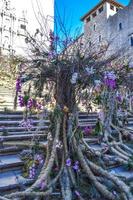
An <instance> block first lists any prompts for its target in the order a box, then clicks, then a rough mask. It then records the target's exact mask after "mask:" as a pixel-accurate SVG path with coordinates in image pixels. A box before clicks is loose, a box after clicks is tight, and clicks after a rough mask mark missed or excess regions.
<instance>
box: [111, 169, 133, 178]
mask: <svg viewBox="0 0 133 200" xmlns="http://www.w3.org/2000/svg"><path fill="white" fill-rule="evenodd" d="M109 172H110V173H111V174H114V175H116V176H119V177H121V178H122V179H123V180H124V181H133V170H132V171H130V170H128V169H127V168H126V167H125V166H118V167H113V168H111V169H109Z"/></svg>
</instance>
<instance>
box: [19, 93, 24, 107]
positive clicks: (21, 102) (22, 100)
mask: <svg viewBox="0 0 133 200" xmlns="http://www.w3.org/2000/svg"><path fill="white" fill-rule="evenodd" d="M18 103H19V106H20V107H23V106H24V98H23V96H21V95H19V96H18Z"/></svg>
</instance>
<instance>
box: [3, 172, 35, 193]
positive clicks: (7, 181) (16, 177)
mask: <svg viewBox="0 0 133 200" xmlns="http://www.w3.org/2000/svg"><path fill="white" fill-rule="evenodd" d="M32 183H33V180H32V179H25V178H24V177H22V174H21V170H15V171H9V172H2V173H0V194H5V192H6V194H7V193H8V192H9V191H10V192H11V191H14V190H24V189H25V186H26V185H30V184H32Z"/></svg>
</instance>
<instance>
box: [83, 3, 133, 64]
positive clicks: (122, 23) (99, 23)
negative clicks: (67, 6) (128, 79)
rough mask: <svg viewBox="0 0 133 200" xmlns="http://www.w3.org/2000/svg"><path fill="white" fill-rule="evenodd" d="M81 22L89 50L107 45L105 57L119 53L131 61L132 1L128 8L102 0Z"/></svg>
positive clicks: (132, 51)
mask: <svg viewBox="0 0 133 200" xmlns="http://www.w3.org/2000/svg"><path fill="white" fill-rule="evenodd" d="M81 20H82V21H83V23H84V40H85V43H88V48H89V49H92V51H93V50H96V49H99V48H101V47H102V46H104V45H108V49H107V54H106V55H107V56H110V55H113V54H115V53H117V52H121V53H122V54H124V55H127V56H128V57H129V56H130V57H131V59H132V60H133V58H132V53H133V0H130V3H129V4H128V6H123V5H122V4H120V3H118V2H116V1H114V0H102V1H101V2H100V3H99V4H97V5H96V6H95V7H94V8H93V9H92V10H90V11H89V12H88V13H86V14H85V15H84V16H83V17H82V18H81Z"/></svg>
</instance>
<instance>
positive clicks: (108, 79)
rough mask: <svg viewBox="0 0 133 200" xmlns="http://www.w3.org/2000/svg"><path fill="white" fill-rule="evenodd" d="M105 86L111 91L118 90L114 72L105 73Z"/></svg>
mask: <svg viewBox="0 0 133 200" xmlns="http://www.w3.org/2000/svg"><path fill="white" fill-rule="evenodd" d="M104 84H105V85H106V86H107V87H108V88H110V89H115V88H116V76H115V74H114V72H105V76H104Z"/></svg>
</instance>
